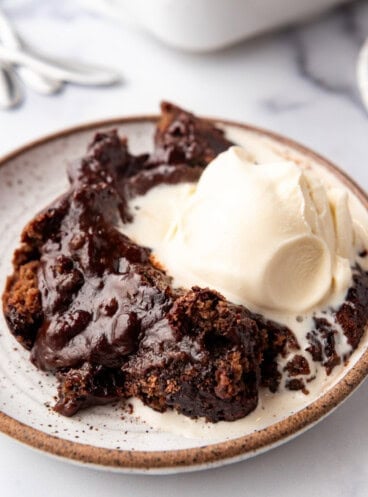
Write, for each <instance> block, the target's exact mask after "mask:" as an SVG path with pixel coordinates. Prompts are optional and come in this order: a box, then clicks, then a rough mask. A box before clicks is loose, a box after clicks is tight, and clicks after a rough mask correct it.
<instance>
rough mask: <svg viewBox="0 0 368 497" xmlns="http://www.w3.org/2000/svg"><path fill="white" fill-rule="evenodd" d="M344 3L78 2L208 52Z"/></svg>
mask: <svg viewBox="0 0 368 497" xmlns="http://www.w3.org/2000/svg"><path fill="white" fill-rule="evenodd" d="M344 1H345V2H346V1H348V0H84V4H85V5H88V7H97V8H98V9H99V10H101V11H103V12H105V13H106V14H110V15H113V16H114V17H119V18H121V19H123V20H129V21H133V22H134V23H136V24H138V25H139V26H141V27H144V28H145V29H147V30H148V31H150V32H151V33H153V34H154V35H155V36H156V37H157V38H159V39H160V40H162V41H163V42H165V43H167V44H169V45H172V46H175V47H177V48H180V49H184V50H193V51H210V50H215V49H218V48H223V47H225V46H227V45H231V44H233V43H236V42H238V41H240V40H242V39H244V38H247V37H251V36H254V35H256V34H258V33H261V32H264V31H268V30H271V29H273V28H276V27H279V26H283V25H288V24H292V23H294V22H297V21H300V20H302V19H305V18H307V17H311V16H314V15H317V14H319V13H321V12H323V11H324V10H326V9H328V8H330V7H332V6H334V5H337V4H341V3H344Z"/></svg>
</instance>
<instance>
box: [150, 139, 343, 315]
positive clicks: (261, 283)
mask: <svg viewBox="0 0 368 497" xmlns="http://www.w3.org/2000/svg"><path fill="white" fill-rule="evenodd" d="M188 192H189V190H188ZM176 216H177V217H176V219H175V220H174V221H173V223H172V225H171V226H170V228H169V229H168V232H167V234H166V236H165V239H164V242H163V243H162V244H160V246H159V247H157V257H158V258H159V260H160V262H161V263H163V264H164V266H165V267H166V269H167V271H168V273H169V274H171V275H172V276H173V277H174V282H176V283H177V284H180V285H182V286H191V285H193V284H199V285H202V286H203V285H205V286H209V287H212V288H215V289H217V290H218V291H220V292H222V293H223V294H224V295H225V296H226V297H227V298H229V299H231V300H233V301H235V302H239V303H243V304H245V305H249V304H254V305H255V306H258V307H260V308H266V309H267V308H268V309H273V310H279V311H290V312H301V311H304V310H307V309H309V308H311V307H312V306H314V305H316V304H317V303H318V302H320V301H321V300H323V299H324V298H325V297H326V296H327V295H328V294H329V293H330V292H332V291H334V290H339V291H342V290H343V289H344V288H345V289H346V288H347V286H348V285H349V284H350V281H351V269H350V258H351V257H352V253H353V250H352V247H353V230H352V221H351V217H350V213H349V209H348V207H347V202H346V196H345V197H344V195H340V193H339V192H334V193H333V194H331V197H330V198H329V197H328V195H327V193H326V190H325V188H324V187H323V185H322V184H321V183H320V182H319V181H318V180H317V179H316V178H314V177H312V176H311V175H310V174H308V173H306V172H305V171H304V172H303V170H302V169H301V168H299V167H297V166H296V165H295V164H294V163H292V162H279V163H270V164H260V165H254V164H252V163H250V162H249V161H248V158H247V155H246V153H245V152H244V150H243V149H242V148H240V147H231V148H230V149H229V150H228V151H226V152H224V153H222V154H220V155H219V156H218V157H217V158H216V159H215V160H213V161H212V162H211V163H210V164H209V165H208V166H207V168H206V169H205V171H204V173H203V174H202V176H201V178H200V180H199V182H198V184H197V187H196V188H192V189H191V190H190V193H188V195H187V198H186V201H185V202H184V204H183V206H182V208H181V209H179V210H178V212H177V213H176Z"/></svg>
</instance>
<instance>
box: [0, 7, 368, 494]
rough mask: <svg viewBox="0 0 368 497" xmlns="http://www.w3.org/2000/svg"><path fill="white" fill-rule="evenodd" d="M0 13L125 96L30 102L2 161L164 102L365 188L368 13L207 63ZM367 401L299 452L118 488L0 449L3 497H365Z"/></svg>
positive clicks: (0, 142)
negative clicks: (253, 129) (311, 153)
mask: <svg viewBox="0 0 368 497" xmlns="http://www.w3.org/2000/svg"><path fill="white" fill-rule="evenodd" d="M2 5H3V6H4V9H5V10H6V12H7V13H8V14H9V16H10V17H11V18H12V20H13V21H14V22H15V23H16V25H17V27H19V29H20V30H21V32H22V33H23V34H24V36H25V38H26V39H27V40H28V41H29V42H31V43H32V44H33V45H35V46H36V47H38V48H41V49H43V50H44V51H45V52H46V51H47V52H50V53H52V54H54V55H60V56H63V57H69V56H73V57H79V58H81V59H85V60H86V61H88V60H93V61H94V62H100V63H103V64H105V65H109V66H112V67H116V68H118V69H119V70H120V71H121V72H122V73H123V74H124V84H123V85H121V86H119V87H116V88H111V89H85V88H81V87H67V88H66V89H65V91H63V92H62V93H61V94H59V95H57V96H55V97H41V96H38V95H36V94H33V93H31V92H29V93H27V98H26V101H25V104H24V105H23V106H22V107H20V108H19V109H16V110H14V111H12V112H7V113H5V112H3V113H0V137H1V139H0V155H3V154H4V153H6V152H8V151H10V150H12V149H13V148H15V147H17V146H19V145H22V144H24V143H25V142H27V141H30V140H32V139H33V138H36V137H40V136H42V135H44V134H46V133H50V132H53V131H55V130H58V129H60V128H64V127H67V126H70V125H74V124H78V123H82V122H85V121H90V120H97V119H102V118H106V117H113V116H125V115H129V114H140V113H144V114H147V113H155V112H157V109H158V103H159V101H160V100H161V99H163V98H164V99H168V100H172V101H174V102H177V103H178V104H180V105H182V106H185V107H187V108H189V109H192V110H193V111H195V112H196V113H198V114H203V115H211V116H219V117H224V118H228V119H234V120H240V121H247V122H249V123H253V124H256V125H259V126H263V127H266V128H269V129H272V130H275V131H277V132H280V133H282V134H285V135H288V136H290V137H292V138H294V139H296V140H299V141H300V142H302V143H304V144H305V145H307V146H310V147H311V148H313V149H315V150H316V151H317V152H319V153H321V154H322V155H325V156H326V157H328V158H330V159H331V160H332V161H334V162H335V163H336V164H338V165H339V166H340V167H341V168H342V169H344V170H345V171H347V172H348V173H349V174H350V175H351V176H352V177H353V178H355V179H356V180H357V181H358V182H359V183H360V184H361V185H362V186H363V187H364V188H368V166H367V164H366V161H367V160H368V153H367V152H368V138H367V136H368V114H367V113H366V111H365V110H364V109H363V107H362V105H361V102H360V99H359V95H358V93H357V89H356V81H355V63H356V58H357V55H358V51H359V47H360V46H361V44H362V42H363V40H364V38H365V37H366V36H367V35H368V3H367V2H358V3H353V4H349V5H348V6H345V7H341V8H339V9H338V10H336V11H335V12H333V13H329V14H326V15H325V16H324V17H322V18H320V19H318V20H314V21H310V22H308V23H307V24H304V25H301V26H299V27H297V28H289V29H286V30H283V31H281V32H279V33H276V34H270V35H267V36H263V37H259V38H257V39H254V40H252V41H248V42H244V43H242V44H240V45H237V46H235V47H232V48H228V49H226V50H223V51H221V52H218V53H212V54H207V55H198V54H188V53H180V52H176V51H174V50H172V49H170V48H167V47H165V46H163V45H161V44H160V43H159V42H157V41H155V40H153V39H152V38H151V37H150V36H149V35H148V34H146V33H143V32H139V31H136V30H133V29H132V28H129V27H127V26H121V25H120V24H118V23H116V22H114V21H111V20H110V21H108V20H105V19H102V18H101V17H99V16H97V15H96V14H93V13H89V12H86V11H85V10H83V9H82V8H81V7H80V4H78V2H75V0H64V1H63V2H57V1H56V0H51V1H49V0H33V1H32V0H5V1H3V2H2ZM367 398H368V384H367V383H365V384H364V385H363V386H362V387H361V388H360V389H359V390H358V391H357V392H355V393H354V394H353V395H352V396H351V398H350V399H348V400H347V401H346V402H345V404H344V405H342V406H341V407H340V408H339V409H338V410H337V411H336V412H334V413H333V414H332V415H331V416H329V417H328V419H325V420H324V421H322V422H321V423H320V424H319V425H318V426H316V427H314V428H313V429H311V430H310V431H308V432H307V433H305V434H303V435H302V436H300V437H298V438H297V439H295V440H294V441H292V442H289V443H288V444H286V445H284V446H282V447H279V448H277V449H274V450H272V451H270V452H268V453H266V454H264V455H261V456H258V457H256V458H254V459H252V460H248V461H245V462H243V463H238V464H235V465H232V466H228V467H224V468H221V469H216V470H210V471H205V472H201V473H196V474H187V475H179V476H169V477H148V476H144V477H143V476H140V477H139V476H124V475H118V474H109V473H103V472H98V471H94V470H91V469H87V468H80V467H75V466H73V465H70V464H67V463H64V462H60V461H56V460H54V459H50V458H48V457H47V456H45V455H43V454H40V453H37V452H34V451H32V450H30V449H29V448H27V447H24V446H21V445H19V444H18V443H16V442H14V441H13V440H11V439H9V438H7V437H5V436H0V488H1V490H0V493H1V495H2V496H4V497H18V496H21V495H27V496H28V497H33V496H35V497H36V496H37V497H43V496H45V497H46V496H47V497H56V496H64V495H72V496H73V495H78V496H79V497H85V496H88V497H94V496H101V495H102V496H105V495H108V496H112V497H113V496H115V495H116V496H118V495H119V496H120V495H134V496H136V497H141V496H148V495H150V496H151V495H156V494H159V493H160V495H161V496H162V497H164V496H166V495H172V494H175V495H176V496H177V497H180V496H184V495H197V496H199V497H200V496H203V497H207V496H208V497H209V496H213V495H222V494H224V493H225V494H228V493H229V492H231V495H232V496H234V497H236V496H245V495H251V496H252V497H258V496H268V495H272V496H273V497H278V496H280V497H288V496H294V495H295V494H296V493H298V494H301V495H303V496H314V495H323V496H324V497H340V496H341V497H353V496H354V497H360V496H362V497H363V496H365V495H367V492H368V457H367V454H368V437H367V435H366V426H365V425H366V419H368V403H367V400H366V399H367ZM106 489H108V490H106Z"/></svg>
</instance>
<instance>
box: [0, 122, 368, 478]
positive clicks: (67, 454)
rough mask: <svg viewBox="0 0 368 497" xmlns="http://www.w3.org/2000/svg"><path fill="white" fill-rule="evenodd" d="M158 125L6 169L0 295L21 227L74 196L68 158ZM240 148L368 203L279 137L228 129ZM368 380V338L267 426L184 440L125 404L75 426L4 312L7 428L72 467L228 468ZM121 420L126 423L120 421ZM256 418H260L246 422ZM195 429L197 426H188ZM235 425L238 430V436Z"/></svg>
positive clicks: (66, 134)
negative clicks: (251, 148) (302, 167)
mask: <svg viewBox="0 0 368 497" xmlns="http://www.w3.org/2000/svg"><path fill="white" fill-rule="evenodd" d="M153 121H154V118H143V117H141V118H131V119H125V120H124V119H121V120H114V121H105V122H101V123H92V124H88V125H86V126H82V127H79V128H74V129H70V130H66V131H63V132H60V133H58V134H56V135H53V136H50V137H46V138H44V139H42V140H39V141H37V142H34V143H32V144H30V145H28V146H26V147H23V148H22V149H19V150H17V151H15V152H14V153H12V154H10V155H9V156H7V157H5V158H4V159H3V160H2V161H0V166H1V167H0V240H1V244H0V289H1V291H2V290H3V288H4V285H5V279H6V276H7V275H8V274H10V272H11V258H12V253H13V251H14V249H15V248H16V246H17V245H18V243H19V234H20V232H21V230H22V228H23V226H24V225H25V224H26V223H27V222H28V221H29V220H30V219H31V218H32V217H33V216H34V215H35V214H36V213H37V212H38V211H39V210H40V209H41V208H42V207H44V206H45V205H47V203H48V202H50V201H52V200H53V199H54V198H55V197H56V196H57V195H59V194H60V193H62V192H63V191H65V189H66V188H67V180H66V174H65V166H66V163H67V161H68V160H72V159H74V158H77V157H80V156H81V155H83V154H84V152H85V149H86V145H87V144H88V142H89V141H90V140H91V137H92V135H93V132H94V131H95V130H97V129H104V128H105V129H106V128H112V127H117V128H118V129H119V132H120V133H121V134H126V135H127V136H128V138H129V144H130V147H131V150H132V151H133V152H135V153H137V152H143V151H147V150H149V149H150V148H151V147H152V134H153V129H154V123H153ZM222 125H223V126H224V128H225V129H226V131H227V132H228V133H230V135H231V136H232V137H233V139H234V140H236V141H237V142H244V141H245V142H247V140H249V139H251V138H252V137H254V136H257V137H258V139H259V138H261V140H263V141H264V144H265V147H266V148H265V153H268V152H267V150H266V149H267V147H269V148H270V149H272V148H276V149H277V150H278V151H279V152H280V151H281V152H280V153H282V154H284V155H286V156H291V157H292V158H293V159H294V160H296V161H299V162H304V163H305V164H307V165H308V164H312V165H313V164H317V165H319V167H320V166H322V167H323V168H324V169H325V170H326V174H331V172H332V174H333V175H334V177H335V178H336V177H337V178H338V180H339V181H342V182H343V183H345V185H346V186H347V187H348V188H349V189H350V190H351V191H353V192H354V194H355V195H356V196H357V197H358V198H359V199H360V201H361V203H362V204H363V205H365V206H366V205H367V199H366V197H365V194H364V193H363V192H362V191H360V190H359V188H358V187H357V186H356V185H354V183H353V182H352V181H351V180H350V179H348V178H346V176H344V175H343V173H341V172H340V171H338V170H336V169H335V168H334V166H332V165H331V164H330V163H328V162H327V161H325V160H324V159H322V158H321V157H319V156H317V155H315V154H314V153H313V152H311V151H309V150H307V149H305V148H303V147H301V146H300V145H297V144H295V143H294V142H291V141H289V140H286V139H284V138H282V137H279V136H276V135H274V134H271V133H268V132H266V131H262V130H258V129H255V128H252V127H247V126H244V125H241V124H236V123H224V122H223V123H222ZM367 372H368V352H367V337H366V336H365V337H364V338H363V340H362V342H361V344H360V346H359V348H358V349H357V350H356V351H355V353H354V354H353V356H352V358H351V359H350V361H349V365H348V366H347V367H345V368H341V369H340V370H336V372H335V373H334V375H333V376H332V377H331V378H330V379H329V381H328V382H326V386H325V388H324V391H323V392H322V393H321V394H320V395H319V396H314V397H313V396H304V399H305V400H304V401H303V402H302V403H301V404H300V403H299V404H298V407H297V408H295V409H293V412H291V411H290V407H285V404H282V403H280V404H279V403H277V402H276V397H275V402H273V405H274V406H275V407H274V412H272V413H268V414H270V415H268V416H265V417H264V419H263V422H262V421H261V422H259V423H258V424H257V423H254V422H253V421H251V422H250V421H249V422H247V421H245V422H243V423H239V422H238V424H237V425H233V427H232V428H230V429H229V430H227V435H226V434H224V435H217V438H216V433H215V436H214V435H213V434H212V435H211V437H207V439H206V437H204V436H203V433H202V434H201V436H199V435H198V436H197V435H195V433H196V430H193V433H194V435H192V436H191V437H187V436H182V435H181V434H180V433H179V434H178V433H173V432H171V433H168V432H163V431H161V430H159V429H157V427H156V428H154V427H153V428H152V427H151V426H150V425H149V424H147V423H144V422H142V421H141V420H138V419H136V418H134V416H129V415H127V414H126V413H124V411H123V409H122V406H121V405H120V404H117V405H115V406H103V407H95V408H91V409H88V410H86V411H83V412H82V413H80V414H79V413H78V414H77V415H76V416H74V417H73V418H65V417H63V416H60V415H58V414H56V413H55V412H54V411H53V410H52V409H51V408H50V405H52V403H53V397H54V396H55V393H56V381H55V378H54V377H53V376H52V375H48V374H45V373H43V372H41V371H38V370H37V369H36V368H34V367H33V366H32V364H31V363H30V362H29V359H28V352H27V351H25V350H23V349H22V347H21V346H20V345H18V344H17V342H16V341H15V339H14V338H13V337H12V336H11V334H10V333H9V331H8V330H7V326H6V323H5V321H4V318H3V315H2V313H0V430H1V431H3V432H4V433H7V434H8V435H10V436H12V437H14V438H16V439H18V440H20V441H22V442H24V443H26V444H28V445H31V446H32V447H35V448H37V449H40V450H43V451H45V452H47V453H49V454H53V455H55V456H58V457H63V458H67V459H69V460H71V461H74V462H80V463H84V464H90V465H95V466H97V467H99V468H101V469H111V470H118V471H124V472H137V473H138V472H141V473H142V472H150V473H161V474H162V473H170V472H181V471H192V470H195V469H204V468H208V467H213V466H219V465H222V464H227V463H230V462H233V461H239V460H242V459H246V458H248V457H251V456H253V455H255V454H257V453H260V452H262V451H265V450H268V449H270V448H272V447H274V446H276V445H278V444H280V443H282V442H285V441H286V440H288V439H290V438H292V437H294V436H295V435H297V434H299V433H301V432H302V431H303V430H305V429H306V428H308V427H310V426H312V425H313V424H315V423H316V422H318V421H319V420H321V419H322V418H323V417H324V416H325V415H327V414H328V413H329V412H331V411H332V410H333V409H334V407H336V406H337V405H338V404H339V403H340V402H342V401H343V400H344V399H345V398H346V397H347V396H348V395H349V394H350V393H351V392H352V391H353V390H354V389H355V388H356V387H357V386H358V385H359V383H360V382H361V381H362V380H363V378H364V377H365V375H366V374H367ZM123 416H124V419H122V417H123ZM249 419H251V420H254V419H255V417H254V416H253V418H249ZM188 423H191V421H188ZM234 426H235V428H234Z"/></svg>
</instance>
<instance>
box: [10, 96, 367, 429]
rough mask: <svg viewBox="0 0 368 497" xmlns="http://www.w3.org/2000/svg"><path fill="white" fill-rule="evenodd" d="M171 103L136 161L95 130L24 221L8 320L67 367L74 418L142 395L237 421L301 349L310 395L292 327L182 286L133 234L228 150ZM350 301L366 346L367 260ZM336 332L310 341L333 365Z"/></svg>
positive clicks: (318, 356)
mask: <svg viewBox="0 0 368 497" xmlns="http://www.w3.org/2000/svg"><path fill="white" fill-rule="evenodd" d="M162 110H163V115H162V117H161V120H160V121H159V123H158V127H157V131H156V135H155V151H154V153H153V154H152V155H151V156H149V155H147V154H143V155H140V156H132V155H131V154H130V153H129V150H128V147H127V141H126V139H124V138H123V139H120V138H119V137H118V135H117V133H116V132H115V131H110V132H107V133H97V134H96V136H95V138H94V140H93V142H92V144H91V145H90V146H89V148H88V151H87V154H86V156H85V157H83V158H82V159H81V160H79V161H77V162H74V163H72V164H71V165H70V166H69V168H68V177H69V180H70V189H69V191H68V192H66V193H65V194H64V195H63V196H62V197H60V198H59V199H57V200H56V201H55V202H54V203H53V204H52V205H50V206H49V207H47V208H46V209H45V210H44V211H43V212H41V213H40V214H39V215H37V216H36V217H35V218H34V219H33V220H32V221H31V222H30V223H29V224H28V225H27V226H26V227H25V229H24V231H23V234H22V245H21V247H20V248H19V249H18V250H17V251H16V253H15V256H14V273H13V275H12V276H10V277H9V278H8V281H7V285H6V289H5V292H4V295H3V307H4V314H5V317H6V319H7V322H8V325H9V328H10V330H11V331H12V333H13V334H14V335H15V337H16V338H17V340H19V341H20V343H22V345H24V346H25V347H26V348H28V349H30V350H31V360H32V361H33V363H34V364H35V365H36V366H37V367H39V368H41V369H43V370H50V371H53V372H55V373H56V374H57V377H58V379H59V389H58V394H59V398H58V402H57V404H56V406H55V409H56V410H57V411H59V412H60V413H61V414H64V415H68V416H70V415H72V414H74V413H75V412H76V411H78V409H81V408H84V407H87V406H89V405H94V404H104V403H108V402H111V401H113V400H115V399H119V398H125V397H128V396H131V395H134V396H137V397H139V398H141V399H142V400H143V402H145V403H146V404H147V405H150V406H151V407H153V408H154V409H157V410H160V411H164V410H166V409H167V408H168V407H170V408H174V409H176V410H177V411H179V412H182V413H184V414H185V415H187V416H191V417H198V416H204V417H206V418H207V419H208V420H209V421H213V422H216V421H219V420H228V421H230V420H235V419H238V418H241V417H243V416H245V415H246V414H248V413H249V412H250V411H251V410H253V409H254V408H255V407H256V405H257V402H258V391H259V388H260V386H264V387H267V388H269V389H270V390H271V391H276V390H277V388H278V385H279V383H280V379H281V372H280V371H279V370H278V366H277V357H278V355H280V354H283V355H284V356H286V354H291V359H290V361H289V362H288V363H287V365H286V367H285V371H287V373H288V374H289V376H290V378H289V382H288V385H289V388H290V389H302V390H305V382H304V381H303V380H302V379H300V377H299V376H300V375H301V374H302V375H308V374H309V369H308V367H307V366H308V364H307V365H306V364H305V361H304V360H303V358H302V356H301V355H300V354H299V352H300V348H299V345H298V343H297V341H296V339H295V337H294V335H293V333H292V332H291V331H290V330H289V329H288V328H286V327H285V326H281V325H279V324H277V323H274V322H272V321H267V320H265V319H264V318H263V317H262V316H260V315H256V314H252V313H251V312H250V311H248V310H247V309H245V308H244V307H243V306H238V305H234V304H232V303H230V302H228V301H226V300H225V299H224V298H223V297H222V296H221V295H219V294H218V293H217V292H214V291H212V290H210V289H203V288H197V287H195V288H193V289H187V290H184V289H173V288H172V285H171V279H170V277H169V276H168V275H166V274H165V272H164V271H162V270H161V269H160V268H159V267H156V266H155V263H154V261H153V260H152V258H151V257H150V250H149V248H145V247H141V246H138V245H137V244H135V243H134V242H133V241H132V240H130V239H129V238H128V237H127V236H125V235H124V233H123V231H124V227H123V226H124V223H128V222H130V221H132V219H133V215H134V213H131V212H129V210H128V200H129V199H130V198H131V197H133V196H135V195H140V194H144V193H145V192H147V191H148V190H149V189H150V188H153V187H154V186H156V185H159V184H162V183H167V184H175V183H178V182H181V181H191V182H192V181H196V180H197V179H198V178H199V176H200V174H201V172H202V171H203V168H204V167H205V166H206V164H207V163H208V162H209V161H210V160H212V159H213V158H214V157H215V156H216V155H217V154H218V153H220V152H222V151H223V150H226V148H228V147H229V146H230V145H231V143H230V142H229V141H227V140H226V138H225V137H224V135H223V133H222V132H221V131H220V130H218V129H216V128H215V127H214V126H213V125H212V124H209V123H207V122H206V121H202V120H200V119H197V118H195V117H194V116H193V115H192V114H189V113H187V112H185V111H183V110H181V109H179V108H178V107H175V106H173V105H172V104H167V103H164V104H163V107H162ZM347 302H348V303H347V304H344V305H343V306H342V307H341V308H340V310H338V311H336V320H337V322H338V323H339V324H340V325H341V326H342V327H343V329H344V331H345V333H346V334H347V336H348V339H349V342H350V343H351V345H352V347H353V348H355V347H356V346H357V345H358V343H359V340H360V337H361V335H362V333H363V329H364V325H365V323H366V322H367V319H368V306H367V303H368V276H367V274H366V273H364V271H362V270H361V269H360V268H357V269H356V272H355V277H354V286H353V287H352V288H351V289H350V290H349V294H348V296H347ZM344 306H345V307H344ZM334 334H335V331H334V329H333V327H331V325H329V324H328V323H327V322H322V321H317V320H316V328H315V330H312V332H311V336H310V343H311V347H310V353H311V355H312V357H313V358H314V360H316V361H321V362H323V361H324V360H325V358H326V357H327V358H328V361H327V362H326V364H325V366H326V368H329V369H328V370H329V371H330V370H331V369H332V368H333V367H334V366H335V365H336V364H337V362H338V360H337V359H338V358H337V354H336V350H335V346H334ZM295 376H298V378H295Z"/></svg>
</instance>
